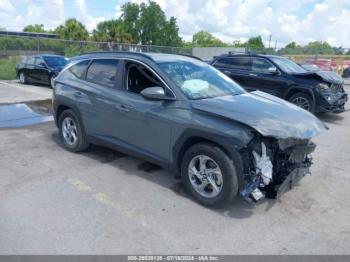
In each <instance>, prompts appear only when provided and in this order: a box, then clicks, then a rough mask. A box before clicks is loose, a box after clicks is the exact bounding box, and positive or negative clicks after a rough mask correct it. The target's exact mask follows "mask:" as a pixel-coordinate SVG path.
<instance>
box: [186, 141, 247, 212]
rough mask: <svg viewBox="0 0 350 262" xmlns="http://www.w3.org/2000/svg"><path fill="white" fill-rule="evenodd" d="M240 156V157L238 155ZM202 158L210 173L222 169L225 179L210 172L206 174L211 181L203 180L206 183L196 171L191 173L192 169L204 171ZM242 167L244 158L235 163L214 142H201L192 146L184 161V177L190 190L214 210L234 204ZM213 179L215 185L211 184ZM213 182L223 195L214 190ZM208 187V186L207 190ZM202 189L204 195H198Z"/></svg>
mask: <svg viewBox="0 0 350 262" xmlns="http://www.w3.org/2000/svg"><path fill="white" fill-rule="evenodd" d="M237 156H238V157H239V155H238V153H237ZM201 157H202V161H204V162H205V167H208V170H214V169H215V170H217V168H216V167H219V171H220V172H221V177H220V175H219V174H218V173H216V174H215V175H214V176H213V175H212V176H211V175H208V174H209V173H210V171H209V172H208V173H207V175H205V176H206V177H207V178H206V179H205V178H204V180H203V181H205V182H202V181H200V179H198V178H199V177H198V175H194V173H195V172H193V171H192V172H190V171H189V170H193V167H195V169H196V171H200V169H201V168H200V167H199V165H200V162H201ZM206 157H207V158H206ZM212 160H213V161H214V162H212ZM194 163H195V165H193V164H194ZM241 166H242V165H241V159H240V157H239V159H236V161H234V160H232V159H231V158H230V157H229V156H228V155H227V154H226V153H225V152H224V151H223V150H222V149H221V148H220V147H218V146H216V145H214V144H211V143H199V144H196V145H194V146H192V147H190V148H189V149H188V150H187V151H186V153H185V154H184V157H183V159H182V162H181V176H182V179H183V180H184V183H185V186H186V189H187V190H188V192H189V193H190V194H191V195H192V196H193V197H194V199H196V200H197V201H198V202H199V203H201V204H202V205H205V206H210V207H223V206H226V205H228V204H230V203H232V201H233V200H234V199H235V198H236V197H237V195H238V190H239V186H238V172H239V171H240V170H241V169H240V167H241ZM197 174H198V172H197ZM202 178H203V177H202ZM209 178H210V180H211V182H208V180H209ZM213 183H215V185H216V187H217V189H219V190H220V191H219V193H218V191H217V190H214V187H213V186H212V185H213ZM205 184H207V185H206V186H205V187H204V186H203V185H205ZM199 188H200V190H202V192H201V193H199V192H198V189H199Z"/></svg>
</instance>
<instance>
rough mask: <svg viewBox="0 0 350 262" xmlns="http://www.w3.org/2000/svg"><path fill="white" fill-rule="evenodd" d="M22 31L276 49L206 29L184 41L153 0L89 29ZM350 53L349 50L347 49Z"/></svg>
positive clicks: (71, 24)
mask: <svg viewBox="0 0 350 262" xmlns="http://www.w3.org/2000/svg"><path fill="white" fill-rule="evenodd" d="M23 31H24V32H40V33H44V32H45V33H55V34H57V35H58V37H59V38H61V39H65V40H75V41H88V40H90V41H97V42H113V43H129V44H142V45H159V46H173V47H184V48H193V47H241V48H246V49H248V50H264V51H266V52H270V53H273V52H276V50H274V48H269V47H266V46H265V45H264V41H263V39H262V37H261V36H255V37H251V38H249V39H248V40H247V41H245V42H241V41H234V42H232V43H226V42H223V41H222V40H220V39H219V38H217V37H215V36H214V35H213V34H211V33H209V32H206V31H199V32H196V33H195V34H194V35H193V36H192V41H184V40H183V39H182V38H181V37H180V36H179V27H178V25H177V21H176V18H175V17H173V16H172V17H170V18H169V19H167V17H166V15H165V13H164V11H163V10H162V9H161V7H160V6H159V5H158V4H157V3H156V2H154V1H149V2H147V3H141V4H138V3H131V2H128V3H126V4H124V5H123V6H122V7H121V15H120V17H119V18H117V19H112V20H108V21H103V22H100V23H99V24H97V26H96V28H95V29H94V30H93V31H92V32H90V33H89V32H88V30H87V29H86V27H85V26H84V25H83V24H82V23H81V22H79V21H78V20H77V19H75V18H71V19H68V20H66V21H65V22H64V24H62V25H59V26H58V27H57V28H55V29H54V30H51V31H48V30H46V29H45V28H44V25H42V24H35V25H28V26H26V27H24V29H23ZM279 53H283V54H293V53H300V54H344V53H345V50H344V49H343V48H341V47H332V46H331V45H330V44H329V43H327V42H322V41H313V42H309V43H308V44H306V45H304V46H301V45H298V44H297V43H296V42H291V43H288V44H287V45H286V46H285V47H283V48H281V49H279ZM347 54H350V50H348V51H347Z"/></svg>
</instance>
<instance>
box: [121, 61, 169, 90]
mask: <svg viewBox="0 0 350 262" xmlns="http://www.w3.org/2000/svg"><path fill="white" fill-rule="evenodd" d="M125 68H126V74H127V75H126V87H127V90H128V91H130V92H133V93H136V94H140V93H141V92H142V90H144V89H146V88H148V87H155V86H160V87H162V88H163V89H164V90H165V88H164V85H163V83H162V81H160V80H159V78H158V77H157V76H156V75H155V74H154V73H152V72H151V71H150V70H149V69H148V68H147V67H145V66H143V65H141V64H139V63H135V62H128V63H126V67H125ZM165 91H166V90H165Z"/></svg>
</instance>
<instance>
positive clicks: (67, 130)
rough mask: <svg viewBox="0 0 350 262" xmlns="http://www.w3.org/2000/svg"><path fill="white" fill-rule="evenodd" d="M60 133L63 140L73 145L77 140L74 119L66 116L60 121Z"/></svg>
mask: <svg viewBox="0 0 350 262" xmlns="http://www.w3.org/2000/svg"><path fill="white" fill-rule="evenodd" d="M62 135H63V138H64V140H65V142H66V143H67V144H68V145H70V146H74V145H75V144H76V143H77V141H78V131H77V126H76V124H75V122H74V120H73V119H72V118H70V117H68V116H67V117H66V118H65V119H63V121H62Z"/></svg>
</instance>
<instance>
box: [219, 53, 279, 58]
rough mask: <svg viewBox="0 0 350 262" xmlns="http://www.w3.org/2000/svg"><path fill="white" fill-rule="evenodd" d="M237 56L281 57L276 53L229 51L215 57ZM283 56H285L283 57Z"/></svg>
mask: <svg viewBox="0 0 350 262" xmlns="http://www.w3.org/2000/svg"><path fill="white" fill-rule="evenodd" d="M237 56H247V57H267V58H281V57H283V56H278V55H267V54H254V53H229V54H222V55H218V56H216V57H215V58H223V57H237ZM283 58H285V57H283Z"/></svg>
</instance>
